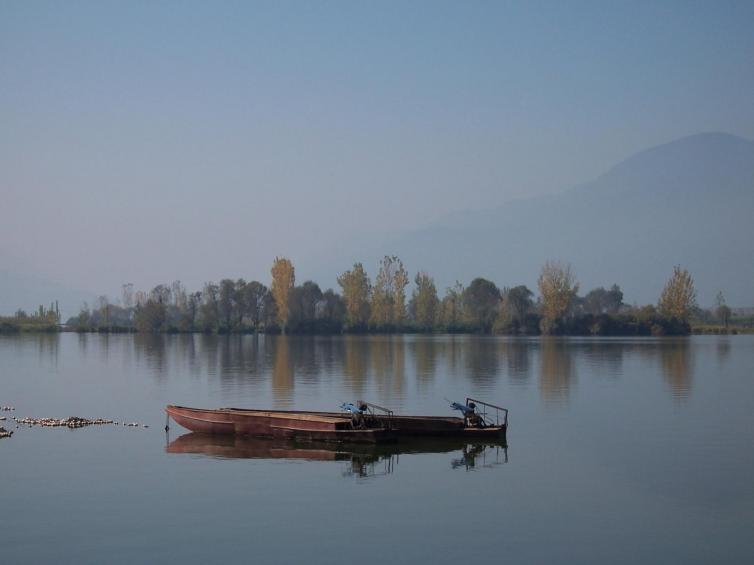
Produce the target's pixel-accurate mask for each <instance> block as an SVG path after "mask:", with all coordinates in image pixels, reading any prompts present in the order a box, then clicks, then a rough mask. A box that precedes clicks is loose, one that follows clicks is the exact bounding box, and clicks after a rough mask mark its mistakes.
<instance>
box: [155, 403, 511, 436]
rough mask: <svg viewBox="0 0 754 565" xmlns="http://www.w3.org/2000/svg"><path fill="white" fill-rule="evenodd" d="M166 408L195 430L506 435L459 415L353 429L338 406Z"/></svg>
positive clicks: (393, 419)
mask: <svg viewBox="0 0 754 565" xmlns="http://www.w3.org/2000/svg"><path fill="white" fill-rule="evenodd" d="M166 411H167V413H168V414H169V415H170V417H171V418H173V420H175V421H176V422H177V423H178V424H180V425H181V426H183V427H184V428H186V429H188V430H191V431H193V432H200V433H208V434H237V435H247V436H255V437H273V438H299V439H306V440H322V441H343V442H370V443H377V442H385V441H395V440H396V439H397V438H399V437H407V436H411V437H414V436H418V437H456V438H476V439H483V438H502V439H503V440H504V439H505V435H506V427H507V426H505V425H502V426H488V427H485V428H479V427H469V426H466V425H465V422H464V420H463V418H454V417H442V416H395V415H393V416H390V417H387V416H376V417H375V419H376V421H377V422H379V426H375V427H372V428H369V429H353V426H352V424H351V417H350V416H349V415H346V414H343V413H337V412H299V411H285V410H276V411H275V410H273V411H267V410H243V409H238V408H219V409H215V410H204V409H199V408H187V407H184V406H172V405H171V406H168V407H167V408H166Z"/></svg>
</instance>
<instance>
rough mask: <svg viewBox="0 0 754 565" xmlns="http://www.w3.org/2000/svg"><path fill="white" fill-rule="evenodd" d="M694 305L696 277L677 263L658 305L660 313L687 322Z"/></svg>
mask: <svg viewBox="0 0 754 565" xmlns="http://www.w3.org/2000/svg"><path fill="white" fill-rule="evenodd" d="M694 306H696V289H695V288H694V279H693V278H691V275H690V274H689V272H688V271H687V270H686V269H682V268H681V266H680V265H676V266H675V267H673V274H672V275H671V276H670V278H669V279H668V282H667V283H665V288H664V289H663V290H662V294H661V295H660V303H659V305H658V307H659V310H660V314H662V315H663V316H667V317H668V318H675V319H676V320H681V321H683V322H687V321H688V319H689V316H690V315H691V310H692V308H694Z"/></svg>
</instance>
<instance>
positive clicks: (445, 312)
mask: <svg viewBox="0 0 754 565" xmlns="http://www.w3.org/2000/svg"><path fill="white" fill-rule="evenodd" d="M463 291H464V287H463V285H462V284H461V283H460V282H459V281H456V284H454V285H453V286H449V287H448V288H446V289H445V296H443V298H442V302H440V323H441V324H442V325H443V327H444V328H445V329H446V330H447V331H456V330H458V329H459V328H460V326H461V316H462V314H463Z"/></svg>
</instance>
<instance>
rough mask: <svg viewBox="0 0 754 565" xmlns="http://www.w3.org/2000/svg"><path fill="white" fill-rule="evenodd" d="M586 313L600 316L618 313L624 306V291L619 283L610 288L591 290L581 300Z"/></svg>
mask: <svg viewBox="0 0 754 565" xmlns="http://www.w3.org/2000/svg"><path fill="white" fill-rule="evenodd" d="M581 304H582V306H583V308H584V312H585V313H586V314H592V315H593V316H598V315H600V314H617V313H618V311H619V310H620V307H621V306H623V291H622V290H621V289H620V287H619V286H618V285H617V284H614V285H613V286H612V287H611V288H610V290H606V289H605V288H603V287H599V288H594V289H592V290H590V291H589V292H588V293H587V295H586V296H585V297H584V298H583V299H582V300H581Z"/></svg>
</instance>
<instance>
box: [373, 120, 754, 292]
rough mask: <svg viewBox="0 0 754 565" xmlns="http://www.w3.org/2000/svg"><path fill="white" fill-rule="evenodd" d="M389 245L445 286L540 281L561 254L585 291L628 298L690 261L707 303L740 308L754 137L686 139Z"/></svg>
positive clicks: (746, 280)
mask: <svg viewBox="0 0 754 565" xmlns="http://www.w3.org/2000/svg"><path fill="white" fill-rule="evenodd" d="M543 166H546V164H543ZM387 248H389V249H391V250H395V252H396V253H398V254H399V255H400V256H401V257H402V258H403V260H404V262H405V264H406V265H407V266H409V267H410V268H411V269H412V271H415V270H418V269H421V270H426V271H428V272H429V273H431V274H432V275H434V276H435V277H436V279H437V282H438V287H440V288H443V287H444V286H447V285H449V284H451V283H452V282H453V281H454V280H455V279H460V280H461V281H462V282H466V283H468V279H469V278H470V277H471V276H484V277H488V278H490V279H492V280H494V281H495V282H496V283H497V284H498V285H499V286H510V285H516V284H526V285H528V286H529V287H530V288H532V289H535V285H536V279H537V276H538V273H539V270H540V268H541V266H542V264H543V263H544V262H545V261H546V260H548V259H557V260H561V261H565V262H570V263H571V265H572V267H573V269H574V270H575V273H576V275H577V277H578V279H579V281H580V282H581V288H582V290H583V291H588V290H589V289H590V288H593V287H595V286H607V285H611V284H612V283H614V282H615V283H618V284H620V285H621V287H622V288H623V290H624V294H625V298H626V300H627V301H629V302H634V301H636V302H638V303H654V302H656V301H657V298H658V296H659V294H660V291H661V290H662V287H663V284H664V282H665V280H666V279H667V277H668V276H669V275H670V273H671V271H672V268H673V265H676V264H681V265H683V266H684V267H686V268H688V269H689V271H690V272H691V273H692V275H693V276H694V278H695V281H696V286H697V290H698V295H699V302H700V304H702V305H711V304H713V302H714V298H715V295H716V294H717V292H718V290H722V291H723V292H724V294H725V296H726V298H727V301H728V303H729V304H730V305H737V306H745V305H750V304H754V142H752V141H749V140H746V139H743V138H740V137H736V136H733V135H728V134H721V133H704V134H698V135H693V136H690V137H685V138H683V139H679V140H677V141H673V142H671V143H668V144H665V145H660V146H657V147H653V148H651V149H648V150H646V151H643V152H641V153H638V154H636V155H634V156H632V157H630V158H628V159H626V160H625V161H623V162H621V163H619V164H618V165H616V166H614V167H613V168H612V169H610V170H609V171H608V172H606V173H605V174H603V175H602V176H600V177H598V178H597V179H595V180H593V181H591V182H588V183H586V184H583V185H580V186H577V187H574V188H571V189H569V190H566V191H564V192H562V193H559V194H557V195H553V196H546V197H539V198H533V199H527V200H518V201H514V202H510V203H508V204H505V205H503V206H500V207H497V208H492V209H489V210H485V211H482V212H465V213H460V214H454V215H453V216H450V217H448V218H446V220H444V221H442V222H439V223H438V224H437V225H434V226H432V227H430V228H427V229H423V230H419V231H415V232H411V233H407V234H404V235H403V236H402V237H400V238H399V239H398V240H396V241H393V242H391V243H390V244H389V245H388V246H387Z"/></svg>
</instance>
